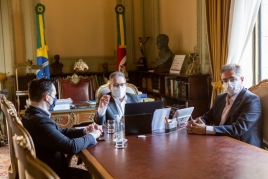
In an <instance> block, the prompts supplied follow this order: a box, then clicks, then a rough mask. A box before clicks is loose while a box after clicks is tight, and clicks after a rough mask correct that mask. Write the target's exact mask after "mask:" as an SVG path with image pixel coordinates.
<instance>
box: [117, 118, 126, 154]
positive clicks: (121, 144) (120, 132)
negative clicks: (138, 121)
mask: <svg viewBox="0 0 268 179" xmlns="http://www.w3.org/2000/svg"><path fill="white" fill-rule="evenodd" d="M115 130H116V133H115V148H118V149H122V148H125V147H126V146H125V142H126V139H125V138H124V130H125V127H124V123H123V122H116V125H115Z"/></svg>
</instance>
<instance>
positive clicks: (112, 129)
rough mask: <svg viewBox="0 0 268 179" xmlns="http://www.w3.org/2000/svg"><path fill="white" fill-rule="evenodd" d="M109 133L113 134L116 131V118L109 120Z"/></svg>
mask: <svg viewBox="0 0 268 179" xmlns="http://www.w3.org/2000/svg"><path fill="white" fill-rule="evenodd" d="M107 129H108V134H113V133H114V132H115V120H107Z"/></svg>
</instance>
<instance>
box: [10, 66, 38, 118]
mask: <svg viewBox="0 0 268 179" xmlns="http://www.w3.org/2000/svg"><path fill="white" fill-rule="evenodd" d="M19 69H29V71H31V72H32V70H34V72H35V73H34V74H35V75H36V74H37V72H38V71H39V70H40V69H43V65H32V63H31V64H29V63H28V61H27V66H26V67H18V68H16V70H15V72H16V96H17V104H18V114H19V115H21V114H20V96H28V90H26V91H20V90H19V82H18V70H19Z"/></svg>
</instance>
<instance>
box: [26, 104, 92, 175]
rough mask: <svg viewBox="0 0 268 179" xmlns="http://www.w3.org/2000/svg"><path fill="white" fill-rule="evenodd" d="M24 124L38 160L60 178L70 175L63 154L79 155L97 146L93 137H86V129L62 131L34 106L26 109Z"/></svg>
mask: <svg viewBox="0 0 268 179" xmlns="http://www.w3.org/2000/svg"><path fill="white" fill-rule="evenodd" d="M22 123H23V126H24V127H25V128H26V129H27V130H28V132H29V133H30V135H31V137H32V139H33V142H34V146H35V150H36V156H37V158H39V159H40V160H42V161H43V162H45V163H46V164H47V165H48V166H50V167H51V168H52V169H53V170H54V171H55V172H56V173H57V174H58V175H59V176H60V178H68V177H66V176H64V175H65V174H66V173H68V172H66V171H67V170H68V164H67V161H66V158H65V156H64V155H63V154H69V153H78V152H79V151H81V150H82V149H84V148H87V147H88V146H90V145H95V144H96V140H95V138H94V137H93V136H92V135H84V129H78V130H74V129H61V128H59V127H58V126H57V125H56V123H55V121H54V120H53V119H51V118H50V116H49V115H48V114H47V113H46V112H45V111H43V110H41V109H40V108H37V107H34V106H30V107H29V108H28V109H26V111H25V115H24V116H23V117H22Z"/></svg>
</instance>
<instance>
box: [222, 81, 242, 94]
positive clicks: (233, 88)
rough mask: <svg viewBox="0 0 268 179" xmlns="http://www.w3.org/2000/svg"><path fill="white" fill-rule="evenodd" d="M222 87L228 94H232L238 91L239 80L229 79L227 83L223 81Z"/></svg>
mask: <svg viewBox="0 0 268 179" xmlns="http://www.w3.org/2000/svg"><path fill="white" fill-rule="evenodd" d="M223 87H224V89H225V91H226V92H227V93H228V94H229V95H231V96H233V95H235V94H237V93H238V92H239V90H240V83H239V81H233V82H231V81H229V82H227V83H223Z"/></svg>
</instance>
